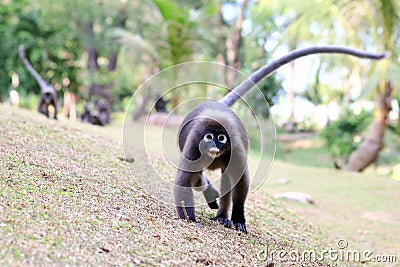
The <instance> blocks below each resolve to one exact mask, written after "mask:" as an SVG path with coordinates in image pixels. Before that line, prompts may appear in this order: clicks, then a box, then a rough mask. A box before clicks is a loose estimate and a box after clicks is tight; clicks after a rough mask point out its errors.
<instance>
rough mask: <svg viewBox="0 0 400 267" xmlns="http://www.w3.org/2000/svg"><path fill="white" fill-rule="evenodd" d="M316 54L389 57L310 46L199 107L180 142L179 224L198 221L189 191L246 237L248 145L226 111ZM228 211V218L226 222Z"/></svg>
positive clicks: (243, 131)
mask: <svg viewBox="0 0 400 267" xmlns="http://www.w3.org/2000/svg"><path fill="white" fill-rule="evenodd" d="M318 53H340V54H348V55H353V56H356V57H361V58H370V59H383V58H385V57H388V53H383V54H373V53H367V52H364V51H361V50H356V49H352V48H347V47H341V46H313V47H309V48H305V49H300V50H295V51H293V52H291V53H289V54H287V55H286V56H283V57H282V58H280V59H278V60H274V61H272V62H271V63H269V64H267V65H265V66H264V67H262V68H260V69H259V70H257V71H256V72H254V73H253V74H252V75H251V76H250V77H249V79H247V80H245V81H243V82H242V83H241V84H240V85H239V86H237V87H236V88H235V89H234V90H232V91H230V92H229V93H228V94H227V95H226V96H225V97H224V98H223V99H222V100H220V101H208V102H205V103H202V104H200V105H198V106H197V107H196V108H195V109H194V110H193V111H192V112H190V113H189V114H188V115H187V116H186V118H185V119H184V121H183V123H182V125H181V127H180V132H179V138H178V141H179V149H180V151H181V159H180V162H179V170H178V173H177V175H176V178H175V186H174V198H175V205H176V208H177V211H178V214H179V217H180V218H182V219H185V218H187V219H189V220H190V221H196V217H195V209H194V205H195V203H194V198H193V191H192V188H193V189H195V190H198V191H202V192H203V194H204V197H205V199H206V200H207V203H208V206H209V207H210V208H211V209H218V211H217V214H216V216H215V217H214V218H213V219H215V220H218V221H219V222H220V223H221V224H222V225H224V226H225V227H231V226H232V224H233V225H234V226H235V229H236V230H238V231H241V232H244V233H247V229H246V219H245V215H244V204H245V201H246V198H247V194H248V191H249V187H250V176H249V172H248V169H247V153H248V145H249V144H248V143H249V142H248V137H247V133H246V129H245V127H244V125H243V123H242V122H241V120H240V119H239V117H238V116H237V115H236V114H235V113H234V112H233V111H232V110H231V109H230V107H229V106H232V105H233V104H234V103H235V102H236V101H237V100H238V99H240V97H242V96H243V95H244V94H245V93H246V92H248V91H249V90H251V89H252V88H253V87H254V85H255V84H257V83H258V82H260V81H261V80H262V79H264V78H266V77H267V76H268V75H269V74H271V73H272V72H273V71H275V70H276V69H278V68H279V67H281V66H282V65H284V64H287V63H289V62H290V61H293V60H295V59H297V58H300V57H303V56H307V55H310V54H318ZM205 169H211V170H215V169H221V173H222V175H221V188H220V192H218V191H217V190H216V189H215V188H214V187H213V186H212V185H211V183H210V181H209V180H208V179H207V178H206V177H205V176H204V174H203V170H205ZM219 197H220V198H219ZM217 198H219V205H218V203H217ZM231 206H232V215H231V218H230V219H229V217H228V211H229V209H230V208H231Z"/></svg>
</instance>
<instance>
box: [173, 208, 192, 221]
mask: <svg viewBox="0 0 400 267" xmlns="http://www.w3.org/2000/svg"><path fill="white" fill-rule="evenodd" d="M176 210H177V211H178V215H179V218H181V219H184V220H185V219H188V220H189V221H192V222H195V221H196V217H195V215H194V208H193V207H185V209H183V208H182V207H179V206H177V207H176ZM185 211H186V212H185Z"/></svg>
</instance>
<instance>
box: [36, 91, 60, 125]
mask: <svg viewBox="0 0 400 267" xmlns="http://www.w3.org/2000/svg"><path fill="white" fill-rule="evenodd" d="M57 103H58V97H57V93H56V90H55V89H54V87H53V86H47V87H46V88H45V89H43V90H42V91H41V93H40V99H39V105H38V112H39V113H41V114H43V115H45V116H46V117H47V118H49V117H50V116H49V106H53V107H54V119H55V120H57V113H58V107H57Z"/></svg>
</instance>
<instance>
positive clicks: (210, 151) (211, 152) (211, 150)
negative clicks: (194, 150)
mask: <svg viewBox="0 0 400 267" xmlns="http://www.w3.org/2000/svg"><path fill="white" fill-rule="evenodd" d="M208 152H209V153H210V154H214V155H218V153H219V152H220V151H219V149H218V148H217V147H212V148H210V150H208Z"/></svg>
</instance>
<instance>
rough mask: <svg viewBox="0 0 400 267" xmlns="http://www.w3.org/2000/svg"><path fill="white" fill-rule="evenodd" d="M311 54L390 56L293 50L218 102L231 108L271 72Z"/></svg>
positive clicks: (344, 49)
mask: <svg viewBox="0 0 400 267" xmlns="http://www.w3.org/2000/svg"><path fill="white" fill-rule="evenodd" d="M312 54H346V55H351V56H355V57H359V58H369V59H376V60H378V59H384V58H388V57H390V55H391V53H390V52H384V53H381V54H375V53H369V52H365V51H363V50H359V49H354V48H350V47H344V46H311V47H307V48H304V49H299V50H294V51H292V52H290V53H289V54H287V55H285V56H283V57H281V58H279V59H277V60H274V61H272V62H271V63H269V64H267V65H265V66H263V67H261V68H260V69H258V70H257V71H256V72H254V73H253V74H251V75H250V77H249V78H248V79H246V80H245V81H243V82H242V83H241V84H239V85H238V86H237V87H235V88H234V89H233V90H232V91H230V92H229V93H228V94H227V95H226V96H225V97H224V98H223V99H221V100H220V102H222V103H224V104H226V105H228V106H232V105H233V104H234V103H235V102H236V101H237V100H238V99H240V97H242V96H244V95H245V94H246V93H247V92H248V91H250V90H251V89H252V88H253V87H254V86H255V85H256V84H257V83H259V82H260V81H262V80H263V79H265V78H267V77H268V76H269V75H270V74H271V73H272V72H274V71H275V70H277V69H279V68H280V67H281V66H283V65H285V64H287V63H289V62H291V61H293V60H295V59H298V58H300V57H304V56H308V55H312Z"/></svg>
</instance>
